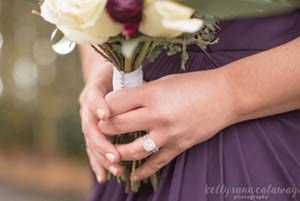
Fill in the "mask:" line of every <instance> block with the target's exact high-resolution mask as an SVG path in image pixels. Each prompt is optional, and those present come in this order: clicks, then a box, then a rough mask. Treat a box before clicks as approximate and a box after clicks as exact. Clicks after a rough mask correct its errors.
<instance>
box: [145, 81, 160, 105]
mask: <svg viewBox="0 0 300 201" xmlns="http://www.w3.org/2000/svg"><path fill="white" fill-rule="evenodd" d="M142 91H143V93H145V94H146V97H147V100H149V101H151V102H156V101H158V99H159V98H160V96H161V89H160V88H159V87H157V86H156V85H148V86H145V87H144V88H143V90H142Z"/></svg>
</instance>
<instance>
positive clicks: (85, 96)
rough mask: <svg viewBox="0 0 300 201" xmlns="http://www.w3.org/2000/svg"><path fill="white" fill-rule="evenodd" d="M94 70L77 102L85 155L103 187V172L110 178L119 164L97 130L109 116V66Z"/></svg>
mask: <svg viewBox="0 0 300 201" xmlns="http://www.w3.org/2000/svg"><path fill="white" fill-rule="evenodd" d="M97 69H99V70H98V71H97V72H95V71H93V75H92V76H91V77H90V78H89V79H88V81H87V83H86V86H85V88H84V89H83V91H82V93H81V95H80V98H79V102H80V105H81V110H80V114H81V122H82V130H83V133H84V137H85V140H86V146H87V153H88V156H89V159H90V163H91V166H92V169H93V170H94V172H95V173H96V175H97V180H98V182H100V183H103V182H105V181H106V171H105V169H107V170H110V171H111V172H112V173H113V174H114V175H120V174H122V168H121V167H120V165H118V164H117V163H118V162H119V161H120V154H119V152H118V150H117V149H116V148H115V146H113V145H112V144H111V143H110V142H109V140H108V139H107V138H106V136H105V135H104V134H103V133H102V132H100V130H99V128H98V126H97V124H98V122H99V120H101V119H102V120H107V119H108V118H109V115H110V110H109V107H108V105H107V103H106V101H105V99H104V97H105V95H106V94H107V93H108V92H110V91H111V89H112V86H111V85H112V84H111V83H112V81H111V80H112V65H111V64H110V63H107V62H106V63H102V64H101V66H99V65H98V66H97Z"/></svg>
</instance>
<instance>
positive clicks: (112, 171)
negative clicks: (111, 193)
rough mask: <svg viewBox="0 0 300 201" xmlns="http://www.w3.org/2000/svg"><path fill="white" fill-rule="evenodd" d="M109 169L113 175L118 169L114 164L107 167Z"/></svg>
mask: <svg viewBox="0 0 300 201" xmlns="http://www.w3.org/2000/svg"><path fill="white" fill-rule="evenodd" d="M109 171H110V172H111V173H112V174H113V175H115V176H117V174H118V170H117V168H115V167H114V166H111V167H110V168H109Z"/></svg>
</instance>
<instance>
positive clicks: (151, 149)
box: [143, 134, 159, 153]
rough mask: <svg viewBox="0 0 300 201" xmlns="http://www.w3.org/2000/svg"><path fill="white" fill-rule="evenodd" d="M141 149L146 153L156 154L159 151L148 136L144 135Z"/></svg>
mask: <svg viewBox="0 0 300 201" xmlns="http://www.w3.org/2000/svg"><path fill="white" fill-rule="evenodd" d="M143 147H144V149H145V151H147V152H152V153H156V152H158V151H159V149H158V148H157V147H156V145H155V142H154V141H153V140H152V139H151V138H150V135H149V134H146V135H144V143H143Z"/></svg>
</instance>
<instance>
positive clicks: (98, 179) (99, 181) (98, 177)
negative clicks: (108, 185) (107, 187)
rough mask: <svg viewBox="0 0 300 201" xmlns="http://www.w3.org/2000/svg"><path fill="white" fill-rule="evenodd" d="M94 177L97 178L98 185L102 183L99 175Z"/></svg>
mask: <svg viewBox="0 0 300 201" xmlns="http://www.w3.org/2000/svg"><path fill="white" fill-rule="evenodd" d="M96 177H97V181H98V183H102V177H100V176H99V175H96Z"/></svg>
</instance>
